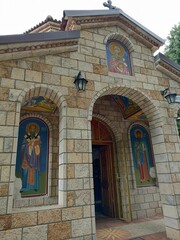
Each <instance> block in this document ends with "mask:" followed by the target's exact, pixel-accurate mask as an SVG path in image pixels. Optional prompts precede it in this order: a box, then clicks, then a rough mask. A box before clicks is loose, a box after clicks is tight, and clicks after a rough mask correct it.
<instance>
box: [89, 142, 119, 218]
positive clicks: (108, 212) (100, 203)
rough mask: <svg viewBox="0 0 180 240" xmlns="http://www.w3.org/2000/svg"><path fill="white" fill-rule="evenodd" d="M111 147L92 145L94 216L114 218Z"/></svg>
mask: <svg viewBox="0 0 180 240" xmlns="http://www.w3.org/2000/svg"><path fill="white" fill-rule="evenodd" d="M110 151H111V146H110V145H109V144H107V145H104V144H102V145H96V144H93V147H92V154H93V178H94V201H95V212H96V215H105V216H108V217H116V213H115V194H114V181H113V174H112V164H111V159H110V156H111V154H110Z"/></svg>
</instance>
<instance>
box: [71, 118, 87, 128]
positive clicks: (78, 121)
mask: <svg viewBox="0 0 180 240" xmlns="http://www.w3.org/2000/svg"><path fill="white" fill-rule="evenodd" d="M87 125H88V123H87V119H86V118H75V119H74V128H76V129H87Z"/></svg>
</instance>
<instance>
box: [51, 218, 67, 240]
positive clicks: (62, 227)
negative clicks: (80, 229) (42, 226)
mask: <svg viewBox="0 0 180 240" xmlns="http://www.w3.org/2000/svg"><path fill="white" fill-rule="evenodd" d="M69 238H71V224H70V222H61V223H55V224H49V226H48V239H51V240H64V239H69Z"/></svg>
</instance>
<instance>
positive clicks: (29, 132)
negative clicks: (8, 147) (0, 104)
mask: <svg viewBox="0 0 180 240" xmlns="http://www.w3.org/2000/svg"><path fill="white" fill-rule="evenodd" d="M48 148H49V129H48V126H47V125H46V123H45V122H44V121H42V120H41V119H39V118H35V117H31V118H27V119H25V120H23V121H21V122H20V125H19V137H18V147H17V158H16V177H17V178H20V179H21V183H22V186H21V189H19V191H20V193H21V197H32V196H40V195H46V194H47V179H48V156H49V149H48Z"/></svg>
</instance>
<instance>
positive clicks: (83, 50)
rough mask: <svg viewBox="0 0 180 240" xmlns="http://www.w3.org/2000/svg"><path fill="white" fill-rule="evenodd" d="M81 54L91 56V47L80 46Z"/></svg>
mask: <svg viewBox="0 0 180 240" xmlns="http://www.w3.org/2000/svg"><path fill="white" fill-rule="evenodd" d="M81 54H84V55H89V56H92V47H88V46H83V45H82V46H81Z"/></svg>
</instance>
